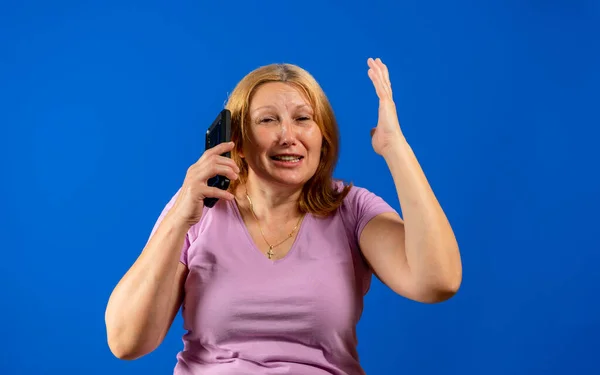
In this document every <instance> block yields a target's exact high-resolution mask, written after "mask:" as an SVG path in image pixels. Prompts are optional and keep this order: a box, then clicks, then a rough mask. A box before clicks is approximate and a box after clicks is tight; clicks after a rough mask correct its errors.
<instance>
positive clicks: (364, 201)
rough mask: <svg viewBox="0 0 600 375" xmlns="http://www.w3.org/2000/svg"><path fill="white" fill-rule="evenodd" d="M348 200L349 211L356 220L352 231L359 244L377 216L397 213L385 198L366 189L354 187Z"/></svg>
mask: <svg viewBox="0 0 600 375" xmlns="http://www.w3.org/2000/svg"><path fill="white" fill-rule="evenodd" d="M346 199H347V201H348V206H349V207H348V209H349V211H350V213H351V214H352V216H353V219H354V220H353V227H352V228H350V229H351V230H352V231H353V233H354V238H355V239H356V241H357V242H358V240H359V239H360V235H361V233H362V231H363V229H364V228H365V226H366V225H367V223H369V221H371V219H373V218H374V217H375V216H377V215H379V214H383V213H386V212H394V213H397V211H396V210H395V209H394V208H393V207H392V206H390V205H389V204H388V203H387V202H386V201H385V200H383V198H381V197H380V196H378V195H376V194H374V193H372V192H371V191H369V190H367V189H365V188H361V187H356V186H353V187H352V188H351V189H350V192H349V193H348V195H347V197H346Z"/></svg>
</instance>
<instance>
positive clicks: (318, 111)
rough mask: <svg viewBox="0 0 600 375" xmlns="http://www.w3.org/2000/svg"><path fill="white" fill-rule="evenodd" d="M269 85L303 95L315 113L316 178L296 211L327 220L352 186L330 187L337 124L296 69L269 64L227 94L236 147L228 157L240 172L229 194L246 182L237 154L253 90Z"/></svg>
mask: <svg viewBox="0 0 600 375" xmlns="http://www.w3.org/2000/svg"><path fill="white" fill-rule="evenodd" d="M268 82H283V83H287V84H290V85H292V86H294V87H295V88H297V89H298V90H299V91H300V92H301V93H303V94H304V95H306V97H307V99H308V100H309V102H310V104H311V106H312V108H313V110H314V120H315V122H316V123H317V125H318V126H319V128H320V129H321V133H322V134H323V142H322V147H321V158H320V162H319V166H318V167H317V170H316V172H315V174H314V175H313V176H312V177H311V178H310V179H309V180H308V181H307V183H306V184H305V185H304V188H303V189H302V194H301V196H300V201H299V202H298V208H299V209H300V211H301V212H304V213H311V214H313V215H316V216H327V215H329V214H331V213H333V212H334V211H335V210H336V209H337V208H338V207H339V206H340V205H341V203H342V201H343V199H344V198H345V197H346V194H348V191H349V190H350V188H351V186H352V185H351V184H349V185H346V186H344V188H343V189H342V190H341V191H340V190H338V189H337V188H336V186H335V185H334V183H333V177H332V176H333V170H334V168H335V165H336V163H337V160H338V155H339V148H340V141H339V130H338V125H337V121H336V119H335V116H334V113H333V109H332V108H331V104H330V103H329V100H328V99H327V96H326V95H325V93H324V92H323V89H322V88H321V86H320V85H319V84H318V82H317V81H316V80H315V79H314V77H313V76H312V75H311V74H310V73H308V72H307V71H306V70H304V69H302V68H300V67H298V66H296V65H292V64H271V65H266V66H262V67H259V68H257V69H255V70H253V71H252V72H250V73H249V74H248V75H246V76H245V77H244V78H242V80H241V81H240V82H239V83H238V84H237V85H236V87H235V89H234V90H233V92H232V93H231V94H230V96H229V100H228V101H227V104H226V106H225V107H226V108H227V109H229V110H230V111H231V140H232V141H233V142H234V143H235V149H234V150H232V152H231V157H232V159H233V160H234V161H235V162H236V164H237V165H238V167H239V168H240V174H239V176H240V178H239V179H238V180H235V181H232V184H231V185H230V190H232V191H233V190H234V189H235V188H236V187H237V186H238V185H239V184H240V183H245V182H246V180H247V178H248V164H247V163H246V161H245V160H244V158H242V157H241V156H240V153H241V151H242V150H243V146H244V142H247V141H248V139H249V138H248V127H247V126H248V124H249V123H250V115H249V113H248V112H249V107H250V101H251V100H252V96H253V95H254V93H255V91H256V89H257V88H258V87H259V86H261V85H263V84H265V83H268Z"/></svg>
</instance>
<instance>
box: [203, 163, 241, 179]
mask: <svg viewBox="0 0 600 375" xmlns="http://www.w3.org/2000/svg"><path fill="white" fill-rule="evenodd" d="M216 175H219V176H225V177H227V178H228V179H230V180H237V179H238V177H239V176H238V174H237V173H236V172H235V170H234V169H233V168H231V167H230V166H228V165H223V164H213V165H212V166H211V168H210V173H209V176H208V178H206V180H208V179H209V178H212V177H215V176H216ZM204 179H205V178H203V180H204Z"/></svg>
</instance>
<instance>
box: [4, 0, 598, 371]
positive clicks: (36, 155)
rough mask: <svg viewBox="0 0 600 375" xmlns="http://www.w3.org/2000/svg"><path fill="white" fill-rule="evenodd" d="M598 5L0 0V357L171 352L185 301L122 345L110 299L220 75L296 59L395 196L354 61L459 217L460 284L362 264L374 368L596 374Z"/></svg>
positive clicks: (355, 177) (451, 213)
mask: <svg viewBox="0 0 600 375" xmlns="http://www.w3.org/2000/svg"><path fill="white" fill-rule="evenodd" d="M599 24H600V6H599V5H598V2H592V1H589V2H586V1H566V0H565V1H503V2H496V3H492V2H476V1H457V2H446V1H381V0H377V1H372V2H370V3H368V2H366V1H361V2H348V1H339V0H338V1H335V0H327V1H323V2H320V1H314V0H312V1H303V2H282V1H262V2H260V3H257V4H253V3H252V2H248V1H238V2H235V1H234V2H218V1H211V2H200V1H198V2H191V1H181V2H171V3H167V2H157V1H124V0H121V1H104V2H97V3H96V2H76V1H54V2H41V1H39V2H35V1H20V2H16V1H8V2H3V3H2V5H1V7H0V108H1V110H0V126H1V127H0V129H1V130H0V163H1V168H2V169H1V178H2V183H1V184H0V193H1V196H2V197H1V199H0V202H1V203H0V213H1V214H0V238H1V239H2V242H1V244H2V245H1V246H2V249H1V257H0V282H1V283H2V286H3V287H2V295H1V303H2V308H1V310H0V337H1V338H2V340H0V341H1V344H0V345H1V348H0V351H1V352H2V355H1V356H0V374H6V375H12V374H19V375H29V374H32V375H33V374H36V375H37V374H51V373H60V374H89V375H91V374H102V375H105V374H112V375H119V374H141V373H148V374H169V373H171V372H172V368H173V366H174V364H175V354H176V352H177V351H178V350H180V348H181V339H180V337H181V335H182V333H183V331H182V326H181V324H182V322H181V320H180V318H179V317H178V318H177V320H176V321H175V323H174V326H173V329H172V330H171V332H170V333H169V335H168V337H167V338H166V340H165V341H164V343H163V344H162V346H160V348H159V349H158V350H156V351H155V352H153V353H152V354H150V355H148V356H146V357H144V358H142V359H140V360H138V361H134V362H126V361H120V360H118V359H116V358H114V357H113V356H112V355H111V354H110V352H109V350H108V347H107V344H106V338H105V331H104V308H105V304H106V301H107V299H108V296H109V294H110V292H111V290H112V288H113V287H114V285H115V284H116V283H117V281H118V280H119V278H120V277H121V276H122V275H123V274H124V272H125V271H126V270H127V268H128V267H129V266H130V265H131V264H132V263H133V261H134V260H135V258H136V257H137V255H138V253H139V251H140V250H141V249H142V247H143V245H144V244H145V241H146V240H147V236H148V235H149V232H150V230H151V228H152V225H153V224H154V222H155V220H156V218H157V217H158V215H159V213H160V211H161V210H162V208H163V206H164V205H165V204H166V202H167V201H168V200H169V199H170V198H171V196H172V195H173V193H174V192H175V191H176V189H177V188H178V187H179V186H180V184H181V182H182V181H183V177H184V174H185V171H186V169H187V167H188V166H189V165H190V164H191V163H193V162H194V161H195V160H196V159H197V158H198V157H199V156H200V155H201V153H202V151H203V133H204V131H205V129H206V127H207V126H208V124H209V122H210V121H211V120H212V119H213V118H214V117H215V115H216V113H217V112H218V111H219V110H220V109H221V108H222V106H223V104H224V102H225V99H226V97H227V93H228V92H230V91H231V90H232V88H233V87H234V85H235V84H236V82H237V81H238V80H239V79H241V78H242V77H243V75H245V74H246V73H248V72H249V71H250V70H252V69H254V68H256V67H258V66H260V65H263V64H268V63H272V62H291V63H296V64H299V65H301V66H303V67H304V68H306V69H307V70H309V71H310V72H311V73H312V74H313V75H314V76H315V77H316V78H317V79H318V80H319V81H320V83H321V84H322V86H323V88H324V89H325V91H326V93H327V94H328V95H329V97H330V99H331V102H332V104H333V105H334V108H335V110H336V114H337V116H338V119H339V122H340V126H341V133H342V152H341V160H340V163H339V165H338V168H337V172H336V175H337V176H338V177H341V178H344V179H348V180H351V181H353V182H354V183H355V184H357V185H359V186H364V187H367V188H368V189H370V190H372V191H374V192H376V193H378V194H380V195H381V196H383V197H384V198H385V199H386V200H388V201H389V202H390V203H392V204H393V205H394V206H395V207H397V208H399V206H398V202H397V198H396V196H395V190H394V187H393V184H392V180H391V177H390V176H389V173H388V171H387V168H386V165H385V163H384V161H383V160H382V159H381V158H380V157H379V156H377V155H376V154H375V153H374V152H373V150H372V148H371V144H370V138H369V130H370V129H371V127H372V126H373V125H374V124H375V122H376V121H377V117H376V115H377V99H376V95H375V93H374V90H373V88H372V85H371V82H370V81H369V79H368V77H367V65H366V60H367V58H368V57H370V56H374V57H376V56H380V57H382V58H383V60H384V62H385V63H387V64H388V66H389V69H390V71H391V76H392V82H393V86H394V90H395V99H396V102H397V105H398V110H399V115H400V119H401V122H402V126H403V129H404V132H405V134H406V136H407V138H408V140H409V142H410V143H411V145H412V147H413V149H414V150H415V152H416V154H417V156H418V158H419V160H420V162H421V164H422V167H423V169H424V170H425V172H426V174H427V176H428V178H429V181H430V183H431V184H432V186H433V188H434V191H435V192H436V194H437V196H438V198H439V200H440V201H441V203H442V205H443V207H444V209H445V211H446V213H447V215H448V217H449V218H450V220H451V222H452V224H453V227H454V229H455V232H456V235H457V237H458V240H459V243H460V246H461V251H462V257H463V264H464V280H463V285H462V288H461V290H460V293H459V294H458V295H457V296H456V297H455V298H454V299H452V300H451V301H449V302H447V303H443V304H440V305H422V304H418V303H414V302H411V301H408V300H406V299H403V298H401V297H398V296H396V295H394V294H393V293H392V292H391V291H389V290H387V289H386V288H384V287H383V286H382V285H381V284H380V283H379V282H377V281H376V282H375V283H374V286H373V288H372V289H371V291H370V292H369V294H368V295H367V297H366V308H365V312H364V316H363V319H362V321H361V323H360V325H359V341H360V344H359V350H360V355H361V359H362V362H363V364H364V367H365V369H366V370H367V373H369V374H503V375H504V374H567V373H574V374H592V373H596V374H597V373H600V365H599V364H598V362H597V361H596V358H595V357H597V349H598V341H597V338H598V335H599V334H600V318H599V317H600V304H599V302H598V293H599V292H600V287H599V286H598V285H599V284H600V271H598V267H599V266H598V264H599V262H600V255H599V250H600V245H599V244H598V232H599V231H598V228H597V227H598V210H599V209H600V201H599V199H598V197H597V196H598V193H599V192H600V183H599V176H598V175H599V173H598V169H599V168H598V159H599V158H598V154H597V152H596V151H595V150H594V147H595V145H596V144H597V143H598V142H597V140H598V136H599V131H598V126H599V125H600V121H599V120H600V116H599V115H598V104H599V103H600V93H599V87H600V69H599V67H600V47H599V44H598V39H599V37H600V27H599Z"/></svg>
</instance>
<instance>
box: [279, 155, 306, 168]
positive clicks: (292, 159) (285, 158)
mask: <svg viewBox="0 0 600 375" xmlns="http://www.w3.org/2000/svg"><path fill="white" fill-rule="evenodd" d="M302 159H304V157H303V156H301V155H294V154H280V155H273V156H271V160H273V161H275V162H277V163H278V164H280V163H281V164H288V165H291V164H297V163H299V162H300V161H301V160H302Z"/></svg>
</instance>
